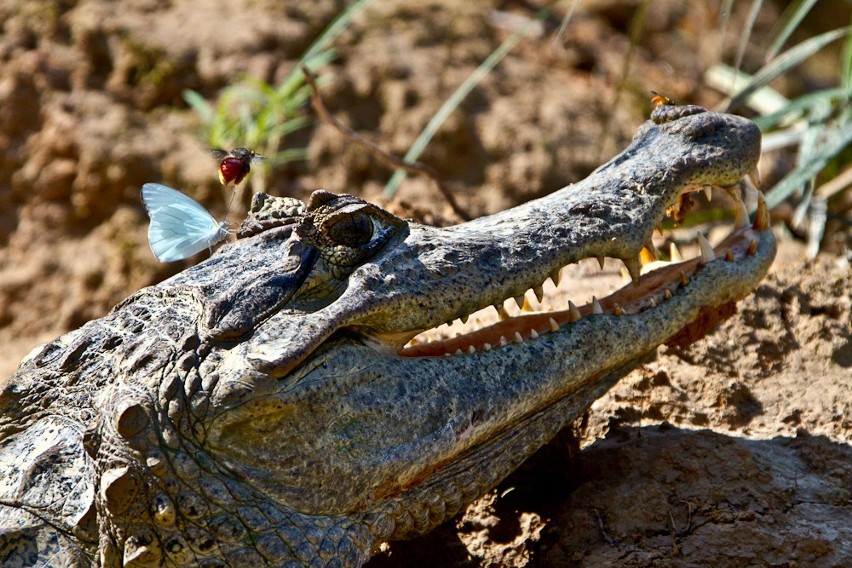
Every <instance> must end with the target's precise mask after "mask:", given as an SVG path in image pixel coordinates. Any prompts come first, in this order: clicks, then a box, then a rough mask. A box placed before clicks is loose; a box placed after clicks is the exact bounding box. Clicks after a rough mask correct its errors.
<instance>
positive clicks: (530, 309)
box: [521, 296, 535, 312]
mask: <svg viewBox="0 0 852 568" xmlns="http://www.w3.org/2000/svg"><path fill="white" fill-rule="evenodd" d="M521 311H522V312H534V311H535V310H534V309H533V307H532V305H530V301H529V300H528V299H527V298H526V296H524V305H523V306H521Z"/></svg>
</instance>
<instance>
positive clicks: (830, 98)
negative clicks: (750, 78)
mask: <svg viewBox="0 0 852 568" xmlns="http://www.w3.org/2000/svg"><path fill="white" fill-rule="evenodd" d="M850 37H852V36H850ZM849 98H852V87H838V88H836V89H825V90H823V91H817V92H815V93H810V94H808V95H804V96H801V97H799V98H798V99H795V100H792V101H790V102H789V104H788V105H787V106H785V107H783V108H780V109H778V110H777V111H775V112H773V113H771V114H767V115H766V116H758V117H757V118H754V119H752V120H754V122H755V124H757V126H758V128H760V130H761V131H762V132H766V131H767V130H770V129H772V128H775V127H776V126H778V125H779V124H781V123H782V122H783V121H784V119H785V118H787V117H788V116H790V115H791V114H794V113H795V114H797V115H799V114H801V113H803V112H806V111H808V110H810V109H811V108H813V107H814V106H816V105H818V104H822V103H823V102H828V103H831V102H834V101H840V100H844V99H846V100H848V99H849Z"/></svg>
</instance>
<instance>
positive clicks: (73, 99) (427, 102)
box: [0, 0, 852, 438]
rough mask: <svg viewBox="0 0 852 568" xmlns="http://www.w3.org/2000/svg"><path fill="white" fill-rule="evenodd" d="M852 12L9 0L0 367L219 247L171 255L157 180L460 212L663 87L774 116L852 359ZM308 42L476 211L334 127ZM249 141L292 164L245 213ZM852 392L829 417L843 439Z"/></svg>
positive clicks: (362, 104) (425, 2)
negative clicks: (149, 196)
mask: <svg viewBox="0 0 852 568" xmlns="http://www.w3.org/2000/svg"><path fill="white" fill-rule="evenodd" d="M850 24H852V3H850V2H849V1H845V0H818V1H813V0H800V1H798V2H784V1H772V0H766V1H759V0H754V1H749V2H746V1H726V0H696V1H693V2H682V1H680V0H644V1H640V0H585V1H582V2H580V1H577V2H545V1H541V0H529V1H485V0H471V1H466V2H457V1H455V0H419V1H417V2H413V1H411V0H373V1H364V0H359V1H357V2H344V1H338V0H311V1H289V2H280V1H277V0H204V1H196V0H170V1H160V0H157V1H155V0H123V1H114V0H77V1H75V0H64V1H47V0H39V1H29V0H26V1H25V0H18V1H15V0H0V377H5V376H8V375H9V374H10V373H12V372H13V371H14V369H15V368H16V366H17V364H18V362H19V361H20V359H21V358H22V357H23V356H24V355H25V354H26V353H27V352H29V351H30V350H31V349H32V348H33V347H34V346H36V345H37V344H38V343H41V342H44V341H48V340H51V339H53V338H55V337H56V336H58V335H60V334H61V333H63V332H65V331H68V330H71V329H74V328H77V327H79V326H81V325H83V324H84V323H85V322H87V321H88V320H90V319H93V318H97V317H99V316H101V315H103V314H105V313H106V312H107V311H108V310H109V309H110V308H111V307H112V306H113V305H115V304H116V303H118V302H119V301H120V300H122V299H123V298H124V297H126V296H127V295H129V294H130V293H132V292H134V291H136V290H138V289H139V288H141V287H143V286H147V285H150V284H153V283H156V282H158V281H160V280H162V279H164V278H166V277H168V276H170V275H172V274H174V273H176V272H177V271H179V270H181V269H182V268H185V267H186V266H188V265H189V264H191V263H194V262H198V261H200V260H201V259H203V258H205V257H206V255H207V253H206V252H205V253H203V254H200V255H198V257H196V258H194V259H190V260H187V261H185V262H182V263H174V264H161V263H159V262H157V261H156V259H155V258H154V257H153V255H152V254H151V251H150V250H149V247H148V244H147V238H146V231H147V226H148V219H147V216H146V214H145V211H144V208H143V207H142V204H141V201H140V197H139V190H140V187H141V186H142V184H143V183H145V182H151V181H154V182H161V183H164V184H166V185H169V186H172V187H175V188H178V189H180V190H182V191H184V192H185V193H186V194H188V195H190V196H192V197H193V198H195V199H197V200H199V201H201V202H202V203H203V204H204V205H205V206H206V207H208V208H209V209H210V210H211V212H213V214H214V215H215V216H216V217H217V218H219V219H224V218H225V217H226V215H227V217H228V219H229V220H230V221H231V222H232V223H239V222H240V220H241V219H242V218H243V216H244V215H245V212H246V208H247V204H248V203H249V201H250V194H251V193H252V192H256V191H266V192H268V193H271V194H274V195H288V196H294V197H297V198H301V199H305V198H307V196H308V195H309V194H310V192H311V191H312V190H314V189H317V188H324V189H327V190H330V191H334V192H340V193H351V194H354V195H358V196H361V197H365V198H367V199H370V200H374V201H376V202H378V203H380V204H382V205H383V206H385V207H387V208H388V209H390V210H391V211H393V212H395V213H397V214H399V215H402V216H406V217H412V218H414V219H416V220H418V221H421V222H427V223H432V224H438V225H447V224H452V223H457V222H459V221H460V220H461V217H462V216H469V217H476V216H480V215H486V214H490V213H494V212H497V211H500V210H502V209H505V208H508V207H511V206H514V205H516V204H519V203H522V202H525V201H527V200H530V199H533V198H536V197H540V196H542V195H545V194H547V193H549V192H552V191H555V190H557V189H559V188H561V187H563V186H565V185H567V184H570V183H572V182H575V181H577V180H580V179H582V178H583V177H585V176H586V175H587V174H589V173H590V172H591V171H593V170H594V169H595V168H596V167H597V166H599V165H600V164H602V163H604V162H605V161H606V160H607V159H609V158H610V157H611V156H612V155H614V154H615V153H617V152H618V151H620V150H621V149H623V148H624V147H625V146H626V145H627V144H628V143H629V141H630V139H631V137H632V135H633V133H634V132H635V130H636V128H637V127H638V126H639V125H640V124H641V122H642V121H643V120H645V119H646V118H647V116H648V114H649V112H650V110H651V108H652V103H651V98H652V96H653V93H654V92H657V93H661V94H663V95H665V96H667V97H669V98H670V99H672V100H674V101H675V102H677V103H682V104H698V105H701V106H704V107H706V108H710V109H730V111H731V112H735V113H738V114H743V115H745V116H748V117H750V118H753V119H755V120H758V121H759V124H760V125H761V128H762V129H763V130H764V132H765V148H764V155H763V157H762V160H761V166H760V170H761V172H760V173H761V176H762V180H763V189H764V191H765V192H767V195H768V197H769V199H770V202H771V204H772V206H773V221H774V223H775V227H776V230H777V234H778V236H779V238H780V239H781V240H782V253H781V254H780V255H779V260H778V262H777V263H776V264H777V266H776V270H781V269H782V268H784V267H786V269H787V272H785V276H783V278H782V277H779V278H781V279H782V280H783V283H784V284H783V289H784V290H787V291H789V290H804V289H805V288H806V287H807V286H816V285H817V284H815V282H818V281H820V280H821V279H820V278H818V277H814V275H813V274H814V271H816V273H818V274H823V275H824V278H822V280H823V281H831V282H834V284H833V286H834V287H833V288H831V289H828V290H823V291H822V292H821V293H822V294H823V296H821V297H828V298H834V299H835V300H836V301H837V302H839V303H837V304H836V305H835V304H831V303H830V302H829V301H828V300H825V301H823V300H820V301H819V302H816V301H813V302H811V304H813V305H817V304H818V305H819V306H821V307H820V310H822V311H819V310H816V311H812V312H808V313H809V314H810V313H819V314H823V315H824V314H829V315H830V316H831V318H832V319H831V320H830V321H831V322H834V323H833V324H832V325H835V326H836V327H835V328H831V329H834V330H835V331H832V332H831V334H833V337H834V338H833V339H831V341H834V343H831V344H830V345H829V346H828V347H825V350H826V352H825V353H820V348H814V349H811V350H809V348H807V347H806V346H807V343H806V342H804V341H799V342H798V343H796V342H795V341H794V342H793V343H792V344H795V346H796V348H801V349H802V352H801V353H800V354H799V355H798V357H804V358H805V359H807V358H808V357H811V356H813V357H822V359H820V361H823V362H824V364H825V365H827V366H828V367H826V368H829V370H830V369H831V368H834V369H835V370H836V372H838V373H842V372H843V371H844V370H845V371H846V372H848V368H849V366H850V364H851V361H852V347H850V344H849V305H848V304H849V302H848V296H849V288H848V286H849V278H848V270H849V250H850V245H852V241H850V239H852V237H851V236H850V216H851V215H852V213H850V210H852V192H850V189H849V188H850V184H852V169H850V161H852V150H850V140H852V117H850V112H852V111H850V104H849V100H850V94H852V48H850V46H852V41H850V34H849V28H848V26H849V25H850ZM300 62H302V63H305V64H307V65H309V66H310V67H311V69H313V70H314V72H315V73H316V74H317V75H318V76H319V78H320V90H321V94H322V98H323V100H324V101H325V103H326V106H327V107H328V108H329V110H330V112H331V113H332V114H333V115H334V116H335V117H336V118H337V119H339V120H340V121H341V122H342V123H344V124H345V125H346V126H348V127H349V128H351V129H352V130H354V131H355V132H357V133H358V134H360V135H361V136H363V137H365V138H367V139H368V140H370V141H372V142H375V143H376V144H378V145H379V146H381V147H382V148H383V149H384V150H386V151H388V152H390V153H392V154H395V155H397V156H403V155H406V154H407V153H409V152H411V153H410V154H409V155H414V154H416V155H418V156H419V159H420V160H422V161H423V162H425V163H427V164H429V165H431V166H432V167H433V168H434V169H435V170H437V172H438V173H439V175H440V177H441V178H442V180H443V181H444V185H445V186H446V187H447V188H448V189H449V190H450V192H451V193H452V196H453V197H454V199H455V201H456V202H457V204H458V207H457V208H456V209H455V210H454V209H453V208H452V207H451V206H450V205H449V203H448V201H447V199H446V198H445V196H444V195H442V193H441V192H440V191H438V189H437V188H436V186H435V184H434V183H433V182H432V181H431V180H429V179H428V178H426V177H423V176H418V175H409V176H407V177H406V178H405V179H401V178H400V177H399V176H397V177H396V178H395V179H393V180H391V178H392V176H393V173H394V172H392V171H389V170H388V168H387V167H386V166H384V165H383V164H381V163H379V162H378V161H376V160H375V159H374V158H373V157H371V156H370V155H368V154H367V153H366V152H365V151H364V150H363V149H362V148H360V147H358V146H356V145H355V144H353V143H352V142H351V141H350V140H348V139H347V138H345V137H343V136H341V134H340V133H339V132H338V131H337V130H335V129H334V128H332V127H331V126H330V125H328V124H326V123H323V122H321V121H319V120H318V119H317V117H316V116H315V115H314V113H313V112H312V110H311V109H310V105H309V98H310V93H309V90H308V89H307V87H306V86H305V84H304V80H303V78H302V77H301V75H300V73H299V71H298V64H299V63H300ZM430 124H431V127H430V128H427V127H428V126H429V125H430ZM424 129H426V130H427V132H429V131H430V130H431V131H432V133H433V134H432V135H431V136H427V137H426V138H423V144H424V145H423V150H422V153H421V152H418V151H417V148H416V147H415V149H414V150H413V151H412V146H413V145H415V141H416V140H418V137H419V136H420V135H421V133H422V132H423V131H424ZM235 146H246V147H249V148H251V149H252V150H254V151H256V152H258V153H260V154H262V155H264V156H266V158H267V160H266V162H265V163H264V164H262V165H257V166H255V167H253V170H252V173H251V175H250V176H249V178H248V179H247V181H246V182H245V187H243V190H242V192H241V193H240V194H239V199H238V200H237V203H236V204H235V206H234V207H233V210H231V211H230V212H229V211H227V204H228V201H229V200H230V197H231V191H232V190H231V189H230V188H223V187H222V186H221V185H220V184H219V181H218V178H217V175H216V168H217V162H216V160H215V159H214V158H213V156H212V154H211V152H210V149H211V148H225V149H230V148H233V147H235ZM389 182H391V183H390V184H389ZM696 201H697V203H696V205H695V207H694V210H693V211H692V212H691V213H690V215H689V216H688V217H687V219H686V222H685V225H687V226H688V227H691V228H692V229H691V230H692V235H693V236H694V227H696V226H704V225H708V224H709V225H712V224H713V223H715V222H718V221H722V220H724V219H725V218H729V217H730V214H729V213H727V212H726V209H725V204H726V201H725V199H724V196H722V197H721V198H720V199H719V200H716V198H715V197H714V201H713V202H712V203H707V202H706V201H705V200H704V198H703V197H701V198H698V199H696ZM673 235H674V236H670V237H667V238H669V239H677V238H679V237H678V236H677V235H678V233H676V232H675V233H673ZM661 250H666V249H665V247H661ZM820 262H822V263H823V264H814V263H820ZM807 267H811V269H807ZM814 267H816V268H814ZM614 270H617V269H614ZM808 270H811V272H808ZM797 274H801V276H797ZM808 275H810V276H808ZM808 278H810V280H808ZM779 281H780V280H779ZM779 286H780V284H779ZM785 293H786V292H785ZM782 296H783V294H782ZM794 296H795V294H794V295H793V296H791V297H794ZM844 296H845V298H846V299H845V303H843V302H844ZM795 297H796V298H799V300H797V301H798V302H799V304H797V305H802V301H801V298H800V297H799V296H795ZM808 309H810V308H808ZM832 314H833V315H832ZM826 321H828V320H826ZM767 325H768V324H767ZM779 325H781V324H779ZM810 325H811V326H816V328H818V329H822V330H826V329H828V328H827V327H826V325H828V324H825V323H824V322H822V320H820V322H817V323H816V324H814V323H813V322H811V324H810ZM838 330H839V331H838ZM844 330H845V331H844ZM788 331H789V330H788ZM826 333H827V332H826ZM844 333H845V335H844ZM838 334H839V337H838ZM814 335H815V336H816V335H819V332H818V331H814ZM780 349H781V351H783V350H784V349H783V348H780ZM729 355H730V352H729ZM755 357H757V358H758V359H760V357H759V356H757V355H755ZM779 357H780V356H779ZM760 360H761V361H765V360H766V358H765V357H764V358H763V359H760ZM820 364H822V363H820ZM755 365H757V363H755ZM831 365H834V367H831ZM723 375H724V372H723ZM847 379H848V375H847ZM637 380H638V379H637ZM803 380H804V379H803ZM723 382H724V381H723ZM720 384H721V383H720ZM726 388H728V386H727V383H725V384H722V386H720V387H719V391H718V392H720V393H724V392H728V391H725V389H726ZM732 392H733V394H730V393H729V394H730V396H731V397H733V398H736V396H739V395H737V392H739V391H737V390H736V389H734V391H732ZM740 394H741V393H740ZM735 395H736V396H735ZM720 396H721V395H720ZM726 396H727V395H726ZM778 396H779V397H781V396H782V395H780V394H779V395H778ZM785 396H786V395H785ZM841 399H842V400H841V401H840V402H839V403H838V404H837V405H835V406H834V407H832V408H833V409H830V410H828V411H826V412H827V414H826V417H824V420H821V421H819V420H818V422H819V424H821V425H822V426H820V428H822V430H820V431H821V432H827V433H828V434H830V435H833V436H836V437H840V438H844V437H846V436H848V432H849V429H850V425H849V420H848V415H849V414H848V412H846V416H847V418H846V419H843V418H842V414H843V412H844V411H843V409H844V408H846V409H848V405H849V400H848V395H847V396H846V398H843V397H841ZM838 405H839V406H838ZM711 406H712V404H711ZM838 408H840V410H839V411H838ZM838 412H840V414H841V417H840V418H838V417H837V413H838ZM779 420H780V419H779ZM797 420H798V419H797ZM711 422H712V420H711ZM778 424H781V422H778ZM784 424H786V426H784ZM784 424H782V425H781V426H779V430H778V431H783V429H784V428H791V429H794V428H795V427H797V426H798V425H799V422H796V421H795V420H793V422H789V423H787V422H785V423H784ZM735 426H736V424H735ZM738 427H739V426H738ZM817 429H819V428H817ZM767 431H768V432H771V431H772V430H771V428H770V429H769V430H767Z"/></svg>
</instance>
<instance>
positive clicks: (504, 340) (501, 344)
mask: <svg viewBox="0 0 852 568" xmlns="http://www.w3.org/2000/svg"><path fill="white" fill-rule="evenodd" d="M507 345H509V342H508V341H506V337H505V336H503V335H501V336H500V347H506V346H507Z"/></svg>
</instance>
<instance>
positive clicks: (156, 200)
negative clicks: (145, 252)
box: [142, 183, 228, 262]
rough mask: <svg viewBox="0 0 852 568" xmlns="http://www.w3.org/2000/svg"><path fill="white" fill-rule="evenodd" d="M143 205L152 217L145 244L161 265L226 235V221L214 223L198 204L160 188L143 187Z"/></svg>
mask: <svg viewBox="0 0 852 568" xmlns="http://www.w3.org/2000/svg"><path fill="white" fill-rule="evenodd" d="M142 202H143V203H144V204H145V209H147V210H148V216H149V217H151V224H150V225H149V226H148V243H149V244H150V245H151V250H152V251H153V252H154V256H156V257H157V260H159V261H160V262H173V261H175V260H183V259H184V258H188V257H190V256H192V255H194V254H195V253H197V252H201V251H203V250H204V249H209V248H211V247H212V246H213V245H215V244H216V243H218V242H219V241H221V240H222V239H224V238H225V237H226V236H227V235H228V222H227V221H222V222H221V223H220V222H218V221H216V219H215V218H213V215H211V214H210V213H209V212H208V211H207V209H205V208H204V207H202V205H201V204H200V203H198V202H197V201H195V200H194V199H192V198H191V197H187V196H186V195H184V194H183V193H181V192H179V191H178V190H176V189H172V188H170V187H166V186H165V185H163V184H160V183H146V184H145V185H143V186H142Z"/></svg>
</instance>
